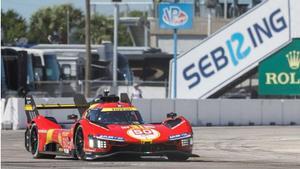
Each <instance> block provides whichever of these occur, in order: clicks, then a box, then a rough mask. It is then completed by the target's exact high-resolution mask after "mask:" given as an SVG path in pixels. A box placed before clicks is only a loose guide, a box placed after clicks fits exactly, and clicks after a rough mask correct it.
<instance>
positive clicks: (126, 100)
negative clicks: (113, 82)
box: [120, 93, 131, 104]
mask: <svg viewBox="0 0 300 169" xmlns="http://www.w3.org/2000/svg"><path fill="white" fill-rule="evenodd" d="M120 96H121V102H124V103H129V104H131V101H130V99H129V97H128V94H127V93H121V95H120Z"/></svg>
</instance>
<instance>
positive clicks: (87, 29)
mask: <svg viewBox="0 0 300 169" xmlns="http://www.w3.org/2000/svg"><path fill="white" fill-rule="evenodd" d="M85 9H86V14H85V45H86V46H85V49H86V61H85V85H84V95H85V97H89V95H90V84H89V80H90V79H91V70H90V68H91V40H90V38H91V37H90V19H91V18H90V13H91V11H90V0H85Z"/></svg>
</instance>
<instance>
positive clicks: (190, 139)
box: [181, 138, 193, 147]
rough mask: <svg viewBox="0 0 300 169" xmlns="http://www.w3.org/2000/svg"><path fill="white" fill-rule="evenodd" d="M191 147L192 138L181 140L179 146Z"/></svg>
mask: <svg viewBox="0 0 300 169" xmlns="http://www.w3.org/2000/svg"><path fill="white" fill-rule="evenodd" d="M190 145H193V138H186V139H182V140H181V146H182V147H184V146H190Z"/></svg>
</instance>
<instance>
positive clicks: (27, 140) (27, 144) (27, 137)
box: [24, 128, 30, 152]
mask: <svg viewBox="0 0 300 169" xmlns="http://www.w3.org/2000/svg"><path fill="white" fill-rule="evenodd" d="M24 143H25V149H26V150H27V151H28V152H30V130H29V128H27V129H26V131H25V137H24Z"/></svg>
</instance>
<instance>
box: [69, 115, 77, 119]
mask: <svg viewBox="0 0 300 169" xmlns="http://www.w3.org/2000/svg"><path fill="white" fill-rule="evenodd" d="M77 119H78V116H77V115H76V114H70V115H68V120H77Z"/></svg>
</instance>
